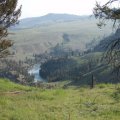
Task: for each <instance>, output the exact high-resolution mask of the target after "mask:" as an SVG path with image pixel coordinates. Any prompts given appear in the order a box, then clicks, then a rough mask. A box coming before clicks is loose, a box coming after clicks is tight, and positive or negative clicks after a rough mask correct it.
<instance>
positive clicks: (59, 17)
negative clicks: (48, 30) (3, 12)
mask: <svg viewBox="0 0 120 120" xmlns="http://www.w3.org/2000/svg"><path fill="white" fill-rule="evenodd" d="M88 17H89V16H78V15H72V14H54V13H49V14H47V15H44V16H41V17H31V18H24V19H21V20H20V23H19V24H18V25H16V26H15V27H12V28H13V29H14V28H16V29H25V28H33V27H38V26H43V25H49V24H53V23H59V22H69V21H77V20H83V19H86V18H88Z"/></svg>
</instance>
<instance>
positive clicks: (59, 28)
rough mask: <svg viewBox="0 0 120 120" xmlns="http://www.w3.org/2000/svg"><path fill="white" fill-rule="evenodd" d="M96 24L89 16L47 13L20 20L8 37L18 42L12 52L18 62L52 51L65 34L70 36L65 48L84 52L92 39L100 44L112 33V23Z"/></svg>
mask: <svg viewBox="0 0 120 120" xmlns="http://www.w3.org/2000/svg"><path fill="white" fill-rule="evenodd" d="M97 22H98V21H97V20H96V19H95V18H93V17H90V16H75V15H68V14H48V15H46V16H42V17H38V18H27V19H23V20H21V21H20V24H19V25H18V26H16V27H15V28H14V29H13V28H12V29H11V30H10V32H12V33H14V35H10V36H9V38H10V39H12V40H14V42H15V44H14V46H13V50H14V52H15V53H16V55H15V56H16V58H18V59H22V58H24V57H26V56H27V57H29V56H31V55H32V54H33V53H37V54H39V53H43V52H45V51H49V48H51V47H54V46H55V45H57V44H58V43H64V37H63V35H64V34H67V36H68V37H69V42H67V43H64V47H68V48H71V49H73V50H77V49H78V50H85V49H86V43H89V42H91V41H92V40H93V39H94V40H97V41H98V40H99V39H101V38H102V37H103V36H107V35H109V34H110V33H111V32H112V30H111V24H109V25H108V26H106V27H105V28H103V29H99V28H98V27H97V25H96V23H97Z"/></svg>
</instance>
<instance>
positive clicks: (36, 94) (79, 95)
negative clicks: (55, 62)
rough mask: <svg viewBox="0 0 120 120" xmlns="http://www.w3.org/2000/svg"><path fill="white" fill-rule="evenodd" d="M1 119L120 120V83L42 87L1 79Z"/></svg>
mask: <svg viewBox="0 0 120 120" xmlns="http://www.w3.org/2000/svg"><path fill="white" fill-rule="evenodd" d="M0 120H120V84H117V85H112V84H106V85H105V84H100V85H97V86H96V87H95V88H94V89H90V88H88V87H82V88H78V87H70V88H68V89H63V88H54V89H40V88H34V87H27V86H22V85H18V84H14V83H12V82H10V81H8V80H4V79H0Z"/></svg>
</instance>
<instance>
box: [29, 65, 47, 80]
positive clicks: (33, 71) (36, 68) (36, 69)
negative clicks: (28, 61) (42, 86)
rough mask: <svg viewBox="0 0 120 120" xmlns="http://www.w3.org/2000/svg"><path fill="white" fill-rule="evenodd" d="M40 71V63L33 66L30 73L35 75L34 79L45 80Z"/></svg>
mask: <svg viewBox="0 0 120 120" xmlns="http://www.w3.org/2000/svg"><path fill="white" fill-rule="evenodd" d="M39 71H40V65H39V64H35V65H34V66H33V68H31V69H30V70H29V71H28V73H29V74H30V75H33V76H34V81H35V82H37V81H45V80H44V79H43V78H42V77H41V76H40V74H39Z"/></svg>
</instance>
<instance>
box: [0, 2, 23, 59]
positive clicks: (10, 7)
mask: <svg viewBox="0 0 120 120" xmlns="http://www.w3.org/2000/svg"><path fill="white" fill-rule="evenodd" d="M17 3H18V0H0V58H2V57H5V56H6V55H8V54H9V50H8V48H9V47H11V46H12V45H13V41H12V40H9V39H8V38H7V37H8V35H9V34H10V33H9V32H8V28H9V27H10V26H13V25H15V24H17V23H18V18H19V17H20V15H21V6H20V7H19V8H18V9H16V8H17Z"/></svg>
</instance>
